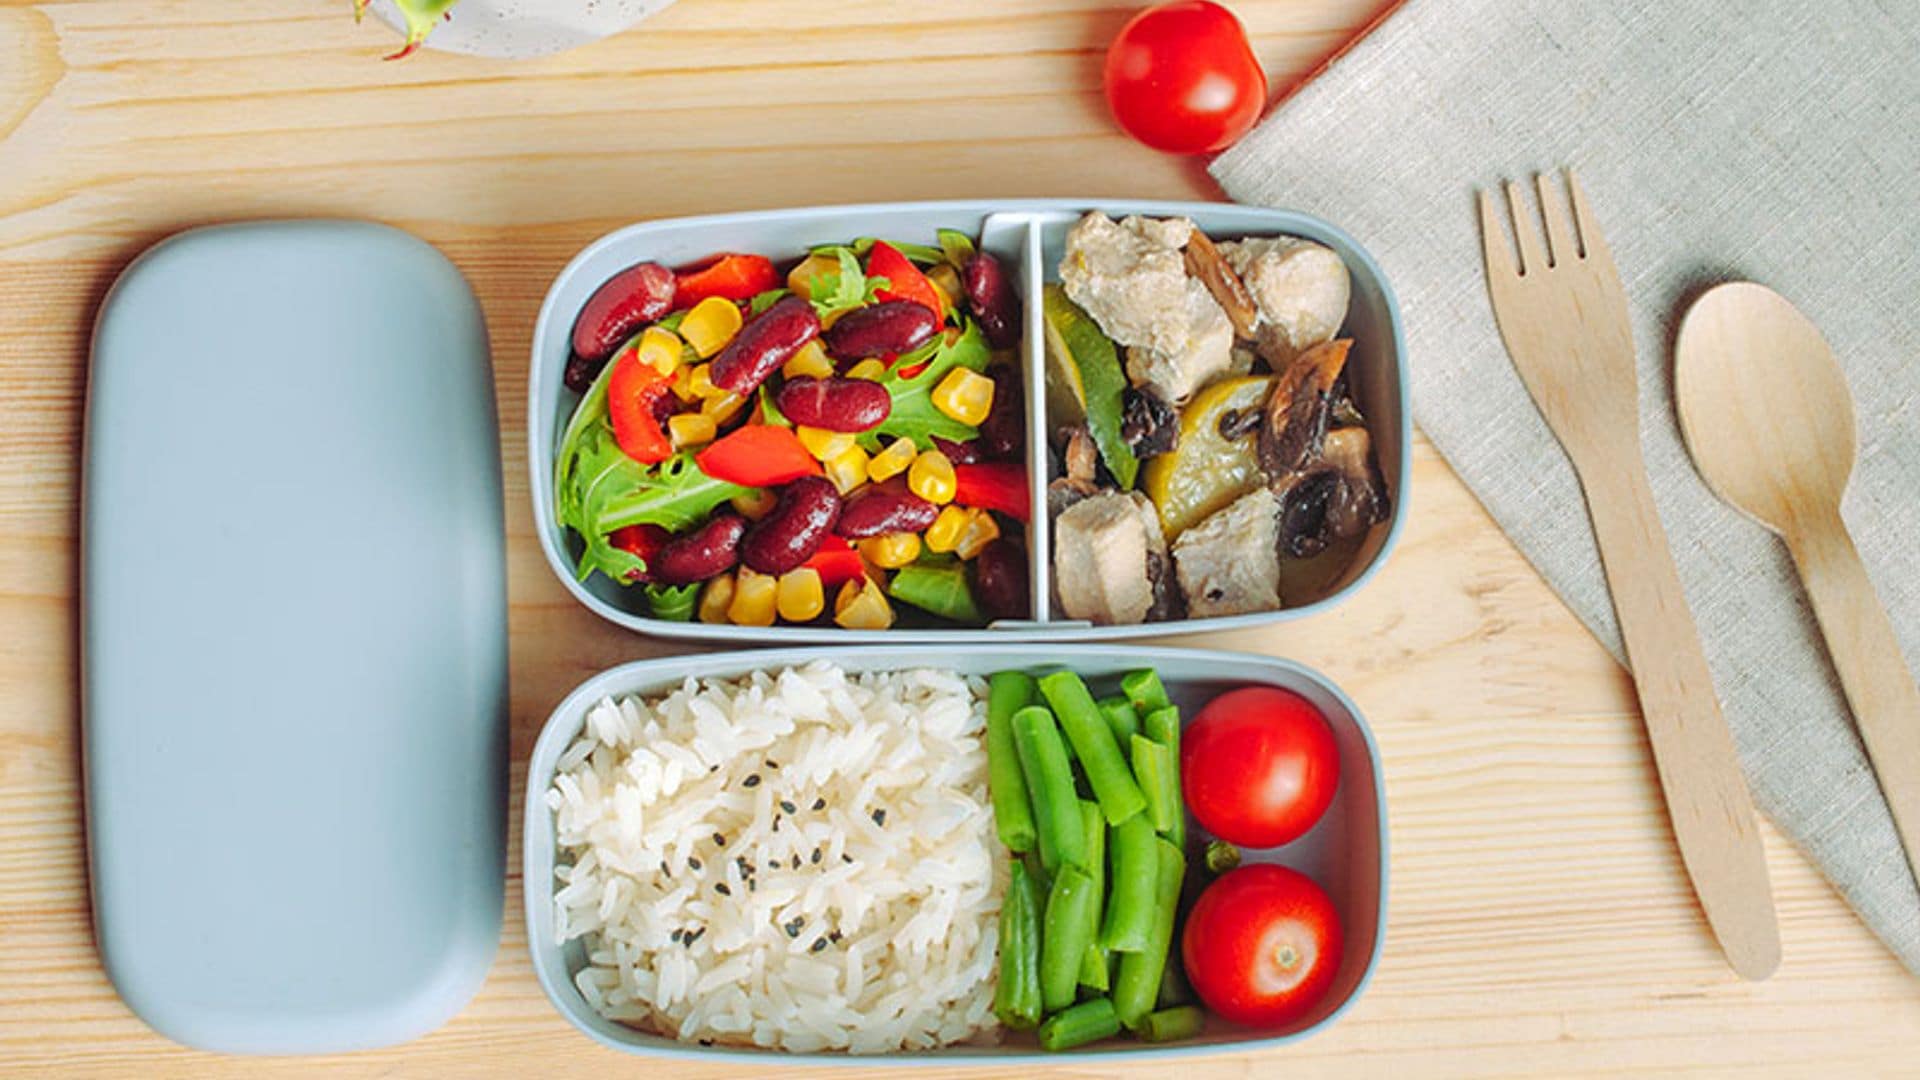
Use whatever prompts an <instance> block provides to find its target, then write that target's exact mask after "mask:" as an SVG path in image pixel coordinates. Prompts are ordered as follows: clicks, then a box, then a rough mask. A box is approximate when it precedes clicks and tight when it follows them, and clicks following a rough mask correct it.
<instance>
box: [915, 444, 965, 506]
mask: <svg viewBox="0 0 1920 1080" xmlns="http://www.w3.org/2000/svg"><path fill="white" fill-rule="evenodd" d="M957 483H958V481H956V480H955V479H954V475H953V462H951V461H948V460H947V455H945V454H943V453H941V452H940V451H938V450H926V451H923V452H922V453H921V454H920V456H919V457H916V458H914V459H913V465H912V467H910V468H908V469H907V490H909V491H911V492H913V493H914V494H915V495H918V496H920V497H921V498H923V499H925V500H927V501H928V502H930V503H937V504H945V503H950V502H952V501H953V492H954V488H955V487H956V486H957Z"/></svg>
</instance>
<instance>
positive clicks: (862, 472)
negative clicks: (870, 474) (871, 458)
mask: <svg viewBox="0 0 1920 1080" xmlns="http://www.w3.org/2000/svg"><path fill="white" fill-rule="evenodd" d="M820 464H821V465H822V466H823V467H824V468H825V469H826V473H827V479H829V480H831V481H833V486H834V487H835V488H837V489H839V491H840V494H842V495H845V494H847V493H848V492H850V491H852V490H853V489H854V488H857V487H859V486H860V485H861V484H864V483H866V482H867V452H866V451H865V450H862V449H860V447H859V446H857V445H853V444H849V445H848V446H847V448H846V449H845V450H842V451H841V452H840V453H838V454H835V455H834V456H833V457H830V458H828V459H827V460H825V461H823V462H821V463H820Z"/></svg>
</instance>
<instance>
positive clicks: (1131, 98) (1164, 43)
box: [1106, 0, 1267, 154]
mask: <svg viewBox="0 0 1920 1080" xmlns="http://www.w3.org/2000/svg"><path fill="white" fill-rule="evenodd" d="M1106 88H1107V106H1108V107H1109V108H1111V109H1112V110H1113V117H1114V119H1115V120H1118V121H1119V122H1120V126H1121V127H1123V128H1125V129H1126V130H1127V134H1129V135H1132V136H1133V137H1134V138H1136V139H1138V140H1140V141H1141V142H1143V143H1146V144H1147V145H1148V146H1151V147H1153V148H1154V149H1156V150H1165V151H1167V152H1169V153H1174V154H1210V153H1212V152H1214V151H1216V150H1224V149H1226V148H1227V147H1229V146H1231V145H1233V144H1234V142H1235V141H1237V140H1238V139H1239V138H1240V136H1242V135H1245V134H1246V133H1247V132H1248V131H1250V130H1252V129H1253V125H1254V124H1255V123H1256V122H1258V121H1259V119H1260V112H1261V110H1262V109H1264V108H1266V104H1267V76H1266V73H1265V72H1263V71H1261V70H1260V61H1259V60H1257V59H1255V58H1254V55H1253V47H1252V46H1251V45H1249V44H1248V43H1247V32H1246V30H1245V29H1243V28H1242V27H1241V25H1240V20H1239V19H1237V18H1234V15H1233V12H1231V11H1228V10H1227V9H1226V8H1224V7H1221V6H1220V5H1219V4H1215V3H1212V2H1211V0H1178V2H1176V3H1171V4H1158V5H1155V6H1154V7H1150V8H1148V9H1147V10H1145V11H1143V12H1141V13H1140V14H1138V15H1135V16H1134V17H1133V19H1132V21H1130V22H1128V23H1127V25H1126V27H1125V28H1123V29H1122V30H1121V31H1120V36H1119V37H1117V38H1114V39H1113V44H1112V45H1111V46H1109V47H1108V48H1107V69H1106Z"/></svg>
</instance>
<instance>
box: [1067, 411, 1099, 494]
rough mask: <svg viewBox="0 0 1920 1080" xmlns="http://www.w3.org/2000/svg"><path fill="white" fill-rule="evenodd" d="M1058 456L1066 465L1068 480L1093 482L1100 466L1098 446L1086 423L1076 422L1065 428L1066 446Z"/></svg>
mask: <svg viewBox="0 0 1920 1080" xmlns="http://www.w3.org/2000/svg"><path fill="white" fill-rule="evenodd" d="M1060 456H1061V459H1062V461H1063V462H1064V463H1065V465H1066V467H1067V468H1066V472H1067V478H1068V479H1069V480H1081V481H1085V482H1086V483H1089V484H1091V483H1093V479H1094V474H1095V472H1096V471H1097V470H1098V469H1099V467H1100V448H1099V447H1098V446H1096V445H1094V441H1093V434H1092V433H1091V432H1089V431H1088V430H1087V425H1085V424H1076V425H1074V426H1073V427H1071V428H1068V429H1067V444H1066V448H1065V449H1064V450H1062V451H1061V454H1060Z"/></svg>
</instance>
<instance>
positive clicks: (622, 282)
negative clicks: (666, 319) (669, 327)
mask: <svg viewBox="0 0 1920 1080" xmlns="http://www.w3.org/2000/svg"><path fill="white" fill-rule="evenodd" d="M673 288H674V282H673V271H671V270H669V269H667V268H666V267H664V266H661V265H660V264H659V263H650V262H649V263H641V264H640V265H638V266H630V267H628V268H626V269H625V270H622V271H620V272H619V273H617V274H615V275H613V276H612V277H610V278H608V279H607V283H606V284H604V285H602V286H600V287H599V288H598V289H595V290H594V293H593V295H592V296H591V297H589V298H588V299H587V303H586V306H585V307H583V308H581V309H580V317H579V318H577V319H575V320H574V321H573V351H574V352H575V353H577V354H578V355H579V356H581V357H582V358H584V359H586V360H592V361H599V360H605V359H606V358H607V357H609V356H612V355H613V350H615V349H617V348H619V347H620V343H621V342H623V341H625V340H627V339H628V338H630V337H632V336H633V332H634V331H636V330H638V329H640V328H641V327H643V326H645V325H647V324H648V323H650V322H652V321H653V320H655V319H657V318H659V317H660V316H662V315H665V314H666V313H667V310H668V309H669V308H671V307H672V306H673ZM569 385H571V384H569Z"/></svg>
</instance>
